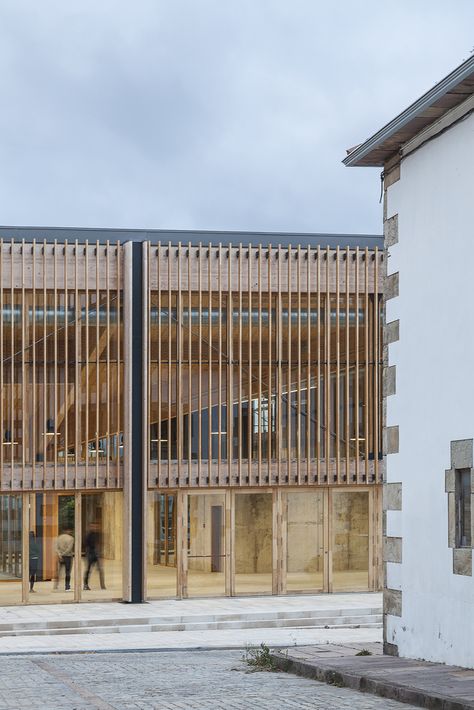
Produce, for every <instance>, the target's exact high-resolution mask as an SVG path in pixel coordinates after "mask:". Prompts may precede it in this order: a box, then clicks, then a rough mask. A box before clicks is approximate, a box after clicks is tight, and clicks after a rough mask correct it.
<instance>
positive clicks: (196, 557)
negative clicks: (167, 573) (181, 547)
mask: <svg viewBox="0 0 474 710" xmlns="http://www.w3.org/2000/svg"><path fill="white" fill-rule="evenodd" d="M225 542H226V541H225V494H224V493H203V494H200V493H196V494H194V493H193V494H190V495H189V496H188V529H187V553H188V560H187V570H188V583H187V588H188V596H190V597H194V596H199V597H213V596H224V595H225V592H226V585H225V577H226V575H225V573H226V563H227V559H226V552H225V551H226V544H225Z"/></svg>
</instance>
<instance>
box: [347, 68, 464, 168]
mask: <svg viewBox="0 0 474 710" xmlns="http://www.w3.org/2000/svg"><path fill="white" fill-rule="evenodd" d="M473 73H474V55H473V56H472V57H469V59H466V61H465V62H463V63H462V64H460V65H459V66H458V67H456V69H454V71H452V72H451V73H450V74H448V76H446V77H445V78H444V79H442V80H441V81H439V82H438V83H437V84H435V86H433V88H432V89H430V90H429V91H427V92H426V93H425V94H423V96H421V97H420V98H419V99H418V100H417V101H415V102H414V103H413V104H411V105H410V106H409V107H408V108H407V109H405V111H403V112H402V113H400V114H399V115H398V116H396V117H395V118H394V119H393V120H392V121H390V123H387V125H385V126H384V127H383V128H381V129H380V131H378V132H377V133H375V134H374V135H373V136H372V137H371V138H369V139H368V140H366V141H365V142H364V143H361V145H360V146H358V147H357V148H356V149H355V150H353V151H352V152H351V153H349V155H347V156H346V157H345V158H344V160H343V161H342V162H343V164H344V165H345V166H346V167H350V168H352V167H381V166H383V164H384V160H382V159H380V158H378V159H376V160H371V159H370V153H371V152H372V151H373V150H374V149H376V148H377V147H380V146H381V144H383V143H384V141H386V140H388V139H389V138H392V139H393V137H394V136H395V135H396V133H397V131H400V130H401V129H402V128H404V127H405V126H407V124H409V123H410V121H413V120H414V119H415V118H417V117H418V116H419V115H420V114H421V113H422V112H423V111H425V110H426V109H427V108H429V107H430V106H431V105H432V104H433V103H435V102H436V101H438V100H439V99H440V98H442V97H443V96H444V95H445V94H447V93H448V92H449V91H451V90H452V89H454V88H455V87H456V86H457V85H458V84H460V83H461V82H462V81H463V80H464V79H466V78H467V77H469V76H470V75H471V74H473ZM400 145H401V143H400ZM396 152H397V149H396V148H395V149H393V148H391V151H390V152H389V154H388V155H387V156H386V158H388V157H390V155H394V154H395V153H396Z"/></svg>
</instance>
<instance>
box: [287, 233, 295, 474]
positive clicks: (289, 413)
mask: <svg viewBox="0 0 474 710" xmlns="http://www.w3.org/2000/svg"><path fill="white" fill-rule="evenodd" d="M291 257H292V252H291V246H289V247H288V251H287V258H288V381H287V386H286V401H287V421H286V427H287V434H288V456H287V482H288V483H292V480H291V472H292V466H291V451H292V447H291V443H292V442H291V433H292V432H291V418H292V415H293V411H292V406H291V405H292V395H291V379H292V377H291V349H292V337H293V336H292V330H293V329H292V322H291V321H292V318H291V315H292V314H291V308H292V301H291V295H292V294H291Z"/></svg>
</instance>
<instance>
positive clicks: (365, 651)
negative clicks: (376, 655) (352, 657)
mask: <svg viewBox="0 0 474 710" xmlns="http://www.w3.org/2000/svg"><path fill="white" fill-rule="evenodd" d="M371 655H372V651H369V650H368V649H367V648H363V649H362V650H361V651H359V653H356V656H371Z"/></svg>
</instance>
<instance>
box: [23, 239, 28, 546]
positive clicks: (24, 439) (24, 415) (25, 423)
mask: <svg viewBox="0 0 474 710" xmlns="http://www.w3.org/2000/svg"><path fill="white" fill-rule="evenodd" d="M25 311H26V303H25V240H24V239H22V241H21V484H22V487H23V490H24V489H25V447H26V443H27V431H28V429H29V427H28V424H27V422H28V419H29V417H28V418H27V414H26V382H25V379H26V367H25V354H26V353H25V349H26V338H25V336H26V332H25V331H26V317H25V316H26V312H25ZM25 559H26V558H25Z"/></svg>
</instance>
